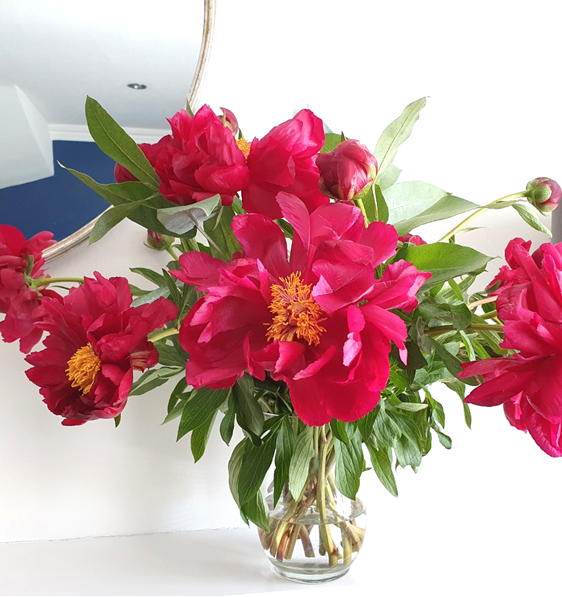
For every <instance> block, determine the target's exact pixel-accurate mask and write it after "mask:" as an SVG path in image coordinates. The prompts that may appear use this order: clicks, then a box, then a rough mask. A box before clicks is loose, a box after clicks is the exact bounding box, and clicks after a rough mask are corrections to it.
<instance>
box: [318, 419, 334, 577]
mask: <svg viewBox="0 0 562 597" xmlns="http://www.w3.org/2000/svg"><path fill="white" fill-rule="evenodd" d="M319 441H320V442H321V447H320V463H319V466H318V484H317V486H316V492H317V493H316V508H317V509H318V513H319V515H320V524H319V527H320V528H319V530H320V537H321V538H322V541H323V542H324V546H325V548H326V551H327V552H328V561H329V564H330V567H333V566H337V564H338V553H337V548H336V546H335V544H334V540H333V539H332V535H331V533H330V528H329V526H328V516H327V514H326V482H327V479H326V459H327V455H328V446H329V443H328V440H327V439H326V430H325V428H324V427H322V428H321V431H320V438H319Z"/></svg>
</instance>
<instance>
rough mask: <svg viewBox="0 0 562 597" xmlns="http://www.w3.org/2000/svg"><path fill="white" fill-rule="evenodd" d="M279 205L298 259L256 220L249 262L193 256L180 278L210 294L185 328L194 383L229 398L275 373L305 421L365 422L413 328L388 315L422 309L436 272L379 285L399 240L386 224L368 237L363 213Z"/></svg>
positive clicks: (250, 222)
mask: <svg viewBox="0 0 562 597" xmlns="http://www.w3.org/2000/svg"><path fill="white" fill-rule="evenodd" d="M278 202H279V207H280V211H281V212H282V214H283V217H285V218H286V219H287V221H289V222H290V223H291V225H292V226H293V227H294V229H295V236H294V239H293V244H292V249H291V257H290V260H288V258H287V245H286V241H285V238H284V236H283V233H282V232H281V230H280V228H279V227H278V226H277V225H276V224H275V223H274V222H272V221H271V220H270V219H268V218H267V217H264V216H262V215H258V214H248V215H240V216H236V217H235V219H234V221H233V224H232V227H233V231H234V234H235V235H236V237H237V239H238V241H239V242H240V245H241V246H242V248H243V251H244V254H243V256H241V257H239V258H237V259H234V260H233V261H231V262H230V263H226V264H225V263H224V262H222V261H219V260H217V259H214V258H212V257H210V256H209V255H207V254H205V253H198V252H194V251H192V252H190V253H186V254H184V255H182V256H181V257H180V271H177V272H172V273H173V274H174V275H175V276H176V277H177V278H178V279H180V280H181V281H183V282H185V283H186V284H190V285H194V286H196V287H197V289H198V290H199V291H200V292H204V293H206V294H205V295H204V296H203V297H201V298H200V299H199V300H198V301H197V303H196V304H195V305H194V307H193V308H192V309H191V311H190V312H189V314H188V315H187V317H186V318H185V320H184V322H183V324H182V328H181V330H180V342H181V344H182V346H183V347H184V348H185V349H186V350H187V351H188V352H189V354H190V359H189V361H188V363H187V367H186V378H187V381H188V383H190V384H192V385H193V386H194V387H196V388H199V387H201V386H208V387H212V388H227V387H230V386H232V385H233V384H234V383H235V382H236V380H237V379H238V378H239V377H241V376H242V375H244V372H245V371H248V372H249V373H250V374H251V375H253V376H255V377H257V378H259V379H264V377H265V374H266V372H269V373H270V375H271V376H272V377H273V378H274V379H276V380H283V381H285V382H286V383H287V384H288V385H289V389H290V394H291V399H292V402H293V406H294V408H295V411H296V413H297V415H298V416H299V417H300V418H301V419H302V420H303V421H304V422H305V423H307V424H309V425H323V424H325V423H328V422H329V421H330V419H331V418H332V417H335V418H337V419H340V420H342V421H354V420H356V419H358V418H360V417H362V416H364V415H365V414H367V413H368V412H370V411H371V410H372V409H373V408H374V407H375V406H376V404H377V403H378V400H379V397H380V392H381V390H382V389H383V388H384V387H385V385H386V382H387V380H388V376H389V358H388V355H389V352H390V349H391V342H394V343H395V344H396V345H397V346H398V348H399V349H400V351H401V352H402V355H405V347H404V340H405V339H406V336H407V330H406V326H405V324H404V322H403V321H402V320H401V319H400V318H399V317H398V316H397V315H395V314H393V313H391V312H390V311H389V309H397V308H400V309H404V310H406V311H409V310H412V309H413V308H415V306H416V305H417V301H416V293H417V291H418V290H419V288H420V287H421V286H422V284H423V283H424V281H425V280H426V279H427V278H428V277H429V276H430V274H427V273H421V272H418V271H417V270H416V268H415V267H414V266H413V265H411V264H409V263H407V262H404V261H398V262H396V263H393V264H390V265H388V266H387V268H386V270H385V273H384V274H383V276H382V277H381V278H380V279H376V278H375V268H376V267H377V266H378V265H379V264H381V263H383V262H384V261H386V260H388V259H390V258H391V257H393V256H394V254H395V252H396V246H397V238H398V235H397V233H396V230H395V229H394V228H393V227H392V226H390V225H387V224H384V223H381V222H375V223H373V224H371V225H370V226H369V227H368V228H365V220H364V218H363V215H362V214H361V211H360V210H359V209H358V208H356V207H354V206H352V205H349V204H344V203H337V204H330V205H325V206H321V207H319V208H318V209H316V210H315V211H314V212H312V214H309V212H308V209H307V207H306V206H305V204H304V203H303V202H302V201H300V200H299V199H298V198H297V197H295V196H294V195H290V194H287V193H279V195H278Z"/></svg>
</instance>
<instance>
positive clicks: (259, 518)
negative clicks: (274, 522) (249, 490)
mask: <svg viewBox="0 0 562 597" xmlns="http://www.w3.org/2000/svg"><path fill="white" fill-rule="evenodd" d="M241 514H242V517H243V518H244V517H245V518H247V519H248V520H251V521H252V522H253V523H254V524H255V525H257V526H258V527H260V528H261V529H263V530H264V531H265V532H266V533H268V532H269V510H268V508H267V504H266V501H265V498H264V497H263V494H262V492H261V491H258V492H257V493H256V494H255V495H254V497H253V498H252V499H251V500H249V501H248V502H246V503H245V504H242V507H241Z"/></svg>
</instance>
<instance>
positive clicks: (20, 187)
mask: <svg viewBox="0 0 562 597" xmlns="http://www.w3.org/2000/svg"><path fill="white" fill-rule="evenodd" d="M146 6H148V7H146ZM213 17H214V4H213V0H161V1H160V2H158V4H157V5H142V4H138V3H136V2H114V1H112V2H109V1H107V0H101V1H99V0H98V1H97V2H96V3H95V4H92V3H83V2H76V1H75V0H48V1H40V0H26V1H25V2H21V0H3V1H2V3H1V10H0V55H1V56H2V60H1V61H0V131H2V133H1V134H2V141H3V143H1V144H0V224H11V225H13V226H16V227H18V228H19V229H20V230H22V231H23V232H24V234H25V235H26V237H29V236H32V235H33V234H36V233H37V232H39V231H41V230H50V231H52V232H53V233H54V235H55V239H56V240H57V241H62V242H60V243H58V245H55V247H53V248H52V249H50V250H49V251H50V252H51V256H53V255H56V254H59V253H60V252H61V251H62V250H66V249H68V248H70V247H71V246H74V244H76V243H77V242H81V241H82V240H84V239H85V238H87V235H88V232H89V229H90V228H91V225H92V224H91V222H92V220H93V219H94V218H96V217H97V216H99V214H101V213H102V212H103V211H104V210H105V209H106V208H107V207H108V205H107V203H106V202H105V201H104V200H103V199H101V198H100V197H98V196H97V195H96V194H95V193H93V191H90V190H89V189H88V188H87V187H85V186H84V185H83V184H82V183H80V182H79V181H78V180H76V179H74V177H73V176H72V175H71V174H69V173H68V172H65V171H64V169H63V168H61V166H60V165H59V163H60V164H63V165H64V166H68V167H71V168H74V169H76V170H79V171H82V172H86V173H88V174H90V175H91V176H92V177H93V178H95V179H96V180H97V181H98V182H102V183H110V182H114V180H113V168H114V163H113V162H112V160H110V159H109V158H108V157H107V156H105V155H104V154H103V153H102V152H101V151H100V150H99V149H98V148H97V146H96V145H95V144H94V143H93V142H92V140H91V137H90V135H89V133H88V129H87V126H86V119H85V115H84V103H85V100H86V97H87V96H88V95H89V96H91V97H93V98H95V99H96V100H98V101H99V102H100V103H101V105H102V106H103V107H104V108H105V109H106V110H107V111H108V112H109V113H110V114H111V115H112V116H113V117H114V118H115V120H117V122H118V123H119V124H120V125H121V126H123V127H124V128H125V130H127V132H128V133H129V134H130V135H131V136H132V137H133V138H134V139H135V141H137V142H138V143H141V142H149V143H150V142H155V141H157V140H158V139H159V138H160V137H162V136H163V135H165V134H168V132H169V128H168V125H167V122H166V120H165V119H166V117H169V116H172V115H173V114H175V112H177V111H178V110H179V109H180V108H182V107H184V105H185V101H186V98H189V102H190V104H191V105H192V106H193V105H196V104H197V96H198V91H199V86H200V83H201V80H202V78H203V73H204V69H205V65H206V62H207V58H208V52H209V49H210V41H211V34H212V27H213Z"/></svg>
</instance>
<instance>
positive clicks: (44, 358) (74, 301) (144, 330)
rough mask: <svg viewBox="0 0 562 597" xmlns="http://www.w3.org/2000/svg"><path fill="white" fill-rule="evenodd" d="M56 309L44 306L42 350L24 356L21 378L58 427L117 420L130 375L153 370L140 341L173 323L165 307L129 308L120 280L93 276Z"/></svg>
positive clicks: (159, 303)
mask: <svg viewBox="0 0 562 597" xmlns="http://www.w3.org/2000/svg"><path fill="white" fill-rule="evenodd" d="M94 275H95V279H91V278H86V279H85V281H84V284H83V285H82V286H78V287H75V288H73V289H71V290H70V292H69V293H68V295H67V296H65V297H64V299H63V300H62V301H60V302H59V301H51V302H49V303H46V304H45V307H44V308H45V312H46V317H45V318H44V319H43V320H42V321H41V322H40V324H39V325H40V327H41V329H42V330H45V331H46V332H48V335H47V337H46V338H45V340H44V345H45V349H44V350H42V351H40V352H34V353H32V354H30V355H28V356H27V358H26V360H27V361H28V363H30V364H31V365H33V367H32V368H31V369H29V370H28V371H27V376H28V378H29V379H30V380H31V381H32V382H33V383H34V384H37V385H38V386H39V387H40V388H41V394H42V396H43V397H44V402H45V403H46V404H47V407H48V408H49V410H50V411H51V412H53V413H54V414H56V415H61V416H62V417H64V420H63V422H62V423H63V425H81V424H83V423H85V422H86V421H91V420H93V419H110V418H114V417H116V416H117V415H118V414H120V413H121V411H122V410H123V408H125V404H126V403H127V397H128V396H129V392H130V391H131V385H132V383H133V369H138V370H141V371H142V370H144V369H146V368H147V367H152V366H153V365H155V364H156V363H157V362H158V352H157V351H156V349H155V348H154V346H153V344H152V343H151V342H149V341H148V340H147V335H148V334H149V333H150V332H152V331H153V330H155V329H158V328H160V327H162V326H163V325H164V324H165V323H167V322H168V321H170V320H172V319H174V317H176V315H177V308H176V307H175V305H174V304H173V303H172V302H170V301H169V300H167V299H164V298H161V299H158V300H156V301H154V302H153V303H150V304H147V305H141V306H139V307H131V302H132V296H131V292H130V290H129V284H128V282H127V280H126V279H125V278H109V279H108V280H107V279H105V278H104V277H103V276H101V275H100V274H99V273H97V272H96V273H95V274H94Z"/></svg>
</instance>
